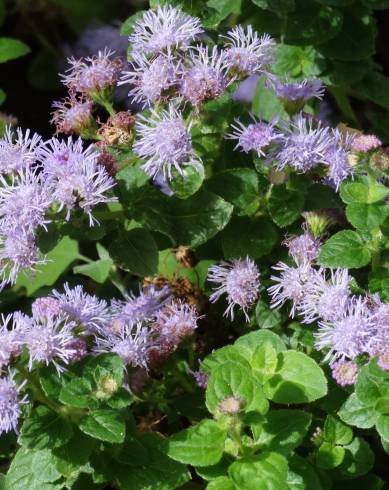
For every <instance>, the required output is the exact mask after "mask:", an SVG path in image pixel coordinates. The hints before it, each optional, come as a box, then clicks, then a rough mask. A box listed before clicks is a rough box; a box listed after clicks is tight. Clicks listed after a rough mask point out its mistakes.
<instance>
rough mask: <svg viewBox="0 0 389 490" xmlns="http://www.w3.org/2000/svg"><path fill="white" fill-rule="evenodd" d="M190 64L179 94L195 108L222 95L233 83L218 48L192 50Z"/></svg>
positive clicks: (183, 76)
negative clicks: (228, 77)
mask: <svg viewBox="0 0 389 490" xmlns="http://www.w3.org/2000/svg"><path fill="white" fill-rule="evenodd" d="M190 63H191V67H190V68H189V69H188V70H187V71H184V73H183V74H182V77H181V81H180V84H179V93H180V94H181V95H182V96H183V97H184V99H186V100H189V102H190V103H191V104H192V105H193V106H195V107H198V106H199V105H200V104H202V103H203V102H206V101H207V100H212V99H216V98H217V97H219V96H220V95H222V94H223V93H224V92H225V90H226V88H227V86H228V85H229V84H230V83H231V82H232V81H233V80H232V79H227V72H228V69H229V67H228V64H227V62H226V61H225V59H224V57H223V55H222V54H221V53H219V52H218V49H217V47H216V46H214V47H213V49H212V51H210V50H209V49H208V47H204V46H199V47H198V48H196V49H193V50H191V52H190Z"/></svg>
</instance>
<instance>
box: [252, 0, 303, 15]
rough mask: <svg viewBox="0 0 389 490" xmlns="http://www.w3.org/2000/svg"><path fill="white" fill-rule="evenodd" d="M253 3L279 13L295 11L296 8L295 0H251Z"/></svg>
mask: <svg viewBox="0 0 389 490" xmlns="http://www.w3.org/2000/svg"><path fill="white" fill-rule="evenodd" d="M251 1H252V2H253V4H255V5H257V6H258V7H260V8H262V9H264V10H270V11H272V12H275V13H276V14H277V15H280V14H286V13H287V12H293V10H294V8H295V2H294V0H251Z"/></svg>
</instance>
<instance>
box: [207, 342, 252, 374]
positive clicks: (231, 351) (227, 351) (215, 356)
mask: <svg viewBox="0 0 389 490" xmlns="http://www.w3.org/2000/svg"><path fill="white" fill-rule="evenodd" d="M228 361H233V362H234V363H238V364H241V365H242V366H243V368H246V369H248V370H250V364H249V363H248V361H247V360H246V359H245V356H244V353H241V352H240V349H239V348H238V347H237V346H235V345H225V346H224V347H221V348H220V349H217V350H215V351H214V352H212V353H211V354H209V356H207V357H206V358H205V359H204V360H203V362H202V363H201V369H202V370H203V371H204V372H206V373H211V372H212V371H213V370H214V369H215V368H216V367H218V366H220V365H221V364H224V363H225V362H228Z"/></svg>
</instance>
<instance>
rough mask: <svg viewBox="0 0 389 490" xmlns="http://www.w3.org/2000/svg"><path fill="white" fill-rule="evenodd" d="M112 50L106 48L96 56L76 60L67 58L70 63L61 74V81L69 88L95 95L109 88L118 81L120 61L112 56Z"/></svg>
mask: <svg viewBox="0 0 389 490" xmlns="http://www.w3.org/2000/svg"><path fill="white" fill-rule="evenodd" d="M113 55H114V51H110V50H108V49H107V48H106V49H105V50H104V51H99V52H98V54H97V56H92V57H88V58H85V59H84V60H83V59H79V60H76V59H75V58H69V59H68V62H69V64H70V65H71V66H70V68H68V70H66V74H64V75H61V77H62V82H63V84H64V85H66V86H67V87H68V88H69V89H70V90H72V91H75V92H80V93H82V94H86V95H90V96H92V97H93V96H95V95H97V94H98V93H99V92H102V91H105V90H110V89H112V88H113V87H114V86H115V85H116V82H117V81H118V78H119V74H120V69H121V67H122V62H121V60H120V59H119V58H112V56H113Z"/></svg>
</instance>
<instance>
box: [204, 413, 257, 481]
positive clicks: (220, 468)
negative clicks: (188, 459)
mask: <svg viewBox="0 0 389 490" xmlns="http://www.w3.org/2000/svg"><path fill="white" fill-rule="evenodd" d="M260 417H261V415H260ZM233 461H234V458H233V457H232V456H230V455H226V454H224V456H223V457H222V459H221V460H220V461H219V462H218V463H217V464H214V465H212V466H203V467H197V468H196V473H197V474H198V475H199V476H201V478H203V479H204V480H208V481H209V480H216V479H218V478H219V477H221V476H225V475H226V474H227V470H228V467H229V466H230V464H231V463H232V462H233Z"/></svg>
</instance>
